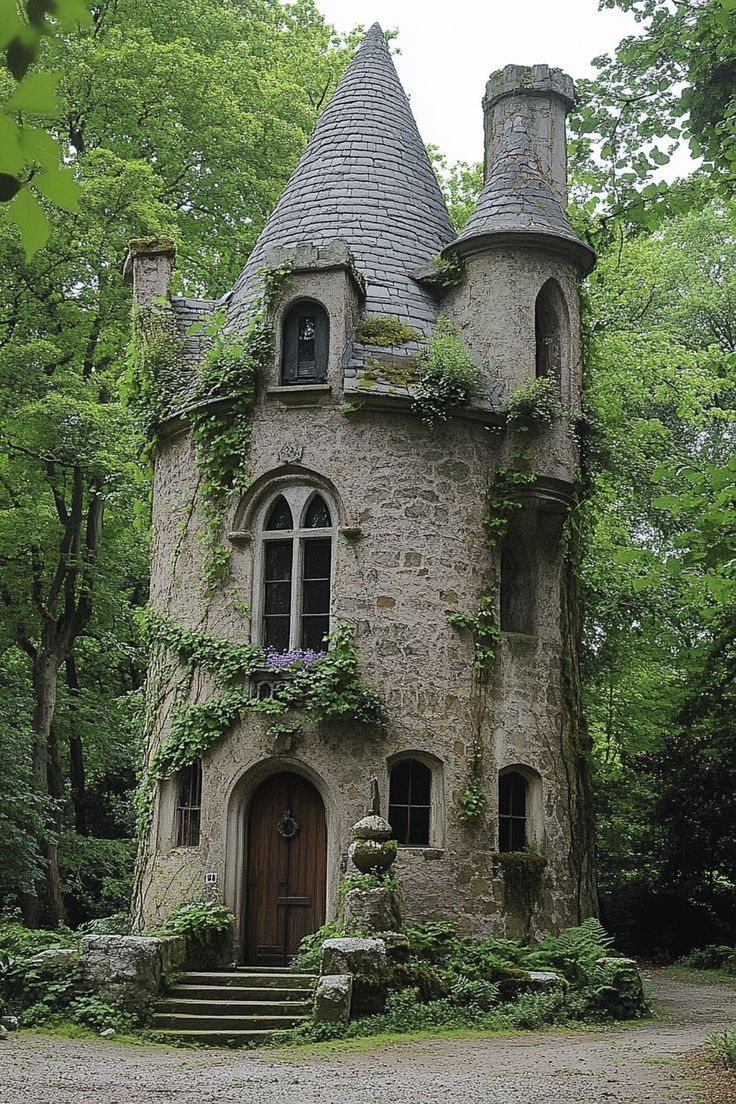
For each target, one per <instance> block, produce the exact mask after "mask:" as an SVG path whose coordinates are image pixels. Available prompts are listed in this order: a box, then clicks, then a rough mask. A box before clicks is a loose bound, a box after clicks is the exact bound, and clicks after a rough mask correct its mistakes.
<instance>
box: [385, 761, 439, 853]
mask: <svg viewBox="0 0 736 1104" xmlns="http://www.w3.org/2000/svg"><path fill="white" fill-rule="evenodd" d="M431 812H432V771H431V770H430V768H429V767H428V766H427V765H426V764H425V763H421V762H420V761H419V760H418V759H402V760H401V761H400V762H398V763H396V764H395V766H393V767H392V768H391V774H390V777H389V797H388V820H389V824H390V825H391V827H392V829H393V832H394V836H395V838H396V839H397V840H398V842H399V843H400V844H402V845H403V846H404V847H427V846H428V845H429V840H430V828H431V823H430V822H431Z"/></svg>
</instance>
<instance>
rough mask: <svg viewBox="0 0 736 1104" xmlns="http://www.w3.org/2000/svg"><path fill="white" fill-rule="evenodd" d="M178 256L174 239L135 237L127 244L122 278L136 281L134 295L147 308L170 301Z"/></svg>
mask: <svg viewBox="0 0 736 1104" xmlns="http://www.w3.org/2000/svg"><path fill="white" fill-rule="evenodd" d="M175 257H176V244H175V243H174V239H173V238H166V237H160V238H136V239H134V240H133V241H132V242H130V244H129V246H128V255H127V256H126V258H125V262H124V264H123V278H124V279H125V280H126V282H132V284H133V298H134V300H135V302H136V303H137V304H138V306H139V307H142V308H144V309H145V308H147V307H153V306H155V305H157V304H160V303H161V301H162V300H164V301H166V302H168V301H169V300H170V291H169V289H170V285H171V273H172V270H173V268H174V258H175Z"/></svg>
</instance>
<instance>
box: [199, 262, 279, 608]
mask: <svg viewBox="0 0 736 1104" xmlns="http://www.w3.org/2000/svg"><path fill="white" fill-rule="evenodd" d="M290 271H291V267H290V265H288V264H285V265H282V266H281V267H280V268H269V269H262V270H261V271H260V273H259V275H260V277H261V288H262V290H261V295H260V297H259V298H258V299H257V300H256V301H255V303H254V304H253V307H252V311H251V314H250V317H249V319H248V323H247V325H246V328H245V331H244V332H243V333H242V334H241V333H237V332H235V331H234V330H231V329H227V328H226V323H227V315H226V312H225V311H216V312H215V314H214V315H213V316H212V318H210V319H209V320H208V321H207V322H206V323H199V324H196V325H195V326H194V327H192V332H204V333H205V335H206V336H207V337H208V338H209V340H210V345H209V348H208V350H207V353H206V354H205V356H204V359H203V360H202V362H201V364H200V367H199V378H198V381H197V388H196V391H195V395H194V402H193V405H192V406H191V407H190V409H189V411H188V412H187V414H186V415H185V418H186V421H187V422H188V423H189V425H190V427H191V431H192V439H193V441H194V448H195V463H196V466H197V471H198V472H199V475H200V476H201V485H200V502H201V509H202V512H203V514H204V518H205V525H204V528H203V530H202V531H201V533H200V535H201V537H202V539H203V540H204V542H205V545H206V555H205V561H204V564H203V568H202V580H201V581H202V589H203V591H204V593H205V594H206V595H211V594H213V593H214V592H215V591H216V590H217V588H218V587H219V586H220V585H221V584H222V583H223V582H224V581H225V580H226V579H227V577H228V576H229V573H230V562H231V559H232V549H230V548H227V547H225V545H223V543H222V529H223V519H224V517H225V516H226V513H227V506H228V503H229V502H230V501H231V499H233V498H235V497H239V496H240V495H242V494H244V492H245V491H246V490H247V489H248V486H249V485H250V463H249V457H250V441H251V431H252V429H251V426H252V410H253V400H254V398H255V389H256V384H257V381H258V379H259V376H262V375H263V374H264V373H265V371H266V370H267V369H268V367H269V366H270V364H271V362H272V360H273V355H274V344H275V335H274V328H273V320H272V319H273V309H274V306H275V304H276V302H277V300H278V298H279V296H280V295H281V292H282V291H283V288H284V286H285V284H286V282H287V281H288V279H289V275H290ZM218 399H220V400H223V404H226V405H224V406H218V404H217V400H218Z"/></svg>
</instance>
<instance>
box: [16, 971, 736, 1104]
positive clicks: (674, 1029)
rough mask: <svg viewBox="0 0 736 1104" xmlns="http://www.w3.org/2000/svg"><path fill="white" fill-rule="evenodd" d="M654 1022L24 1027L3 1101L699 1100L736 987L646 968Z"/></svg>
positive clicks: (565, 1103) (461, 1103) (665, 1103)
mask: <svg viewBox="0 0 736 1104" xmlns="http://www.w3.org/2000/svg"><path fill="white" fill-rule="evenodd" d="M650 977H651V984H652V990H653V995H654V997H655V999H656V1000H657V1001H658V1002H659V1008H660V1010H661V1011H662V1016H661V1018H660V1019H659V1020H658V1022H657V1023H654V1024H652V1023H649V1024H645V1025H643V1026H641V1027H633V1028H629V1027H626V1028H615V1029H611V1030H605V1031H585V1032H555V1033H551V1034H528V1035H523V1036H517V1037H513V1038H502V1037H498V1036H496V1037H492V1038H482V1037H479V1038H472V1039H438V1040H434V1041H427V1042H415V1043H396V1044H392V1045H391V1046H388V1047H382V1048H380V1049H373V1050H363V1051H342V1052H341V1051H340V1050H335V1051H334V1052H331V1053H329V1054H328V1055H327V1056H325V1055H324V1054H322V1053H320V1054H319V1055H314V1054H309V1053H308V1052H300V1051H298V1050H293V1051H287V1050H284V1051H280V1052H275V1051H270V1052H264V1051H261V1052H258V1051H246V1052H242V1051H241V1052H237V1051H227V1050H209V1051H204V1050H197V1051H195V1050H175V1049H168V1048H166V1049H163V1048H160V1049H159V1048H153V1047H143V1046H125V1045H122V1044H118V1045H112V1044H110V1043H106V1042H105V1041H104V1040H100V1041H97V1040H92V1041H89V1042H87V1041H84V1042H80V1041H75V1040H68V1039H61V1038H55V1037H54V1036H51V1035H49V1036H42V1035H36V1034H29V1033H25V1032H20V1033H18V1034H17V1035H14V1036H11V1037H10V1038H9V1040H8V1041H7V1042H5V1043H2V1044H0V1102H2V1104H87V1102H94V1104H159V1102H160V1104H168V1102H169V1101H172V1102H174V1104H215V1102H217V1104H250V1102H251V1101H252V1102H254V1104H255V1102H258V1104H440V1102H441V1104H481V1102H482V1104H670V1102H677V1104H694V1102H695V1101H702V1100H704V1099H705V1098H704V1097H703V1096H702V1095H701V1091H700V1089H698V1087H697V1085H696V1083H695V1080H694V1076H693V1071H697V1069H698V1060H697V1057H696V1059H695V1063H694V1064H693V1061H692V1060H687V1061H684V1060H683V1059H684V1058H685V1057H686V1056H690V1055H693V1054H696V1052H697V1049H698V1048H700V1047H702V1044H703V1042H704V1040H705V1039H706V1038H707V1037H708V1036H709V1035H710V1034H712V1033H713V1032H714V1031H718V1030H723V1029H724V1028H726V1027H729V1026H733V1025H734V1024H735V1023H736V986H730V985H728V984H720V983H709V982H703V981H696V980H693V979H692V978H690V977H688V978H678V977H673V976H671V975H669V974H667V973H666V972H662V971H653V972H652V973H651V975H650Z"/></svg>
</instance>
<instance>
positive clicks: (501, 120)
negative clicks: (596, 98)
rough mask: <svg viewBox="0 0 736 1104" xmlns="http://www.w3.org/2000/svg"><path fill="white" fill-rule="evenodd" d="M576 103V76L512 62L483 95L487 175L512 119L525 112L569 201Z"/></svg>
mask: <svg viewBox="0 0 736 1104" xmlns="http://www.w3.org/2000/svg"><path fill="white" fill-rule="evenodd" d="M574 104H575V86H574V85H573V82H572V78H571V77H568V75H567V73H563V72H562V70H561V69H550V68H549V66H548V65H532V66H529V65H507V66H506V68H505V69H498V70H497V71H496V72H495V73H491V76H490V78H489V80H488V84H487V85H486V94H485V96H484V98H483V118H484V129H485V174H484V175H485V179H488V173H489V171H490V168H491V165H492V164H493V161H494V158H495V156H496V153H497V151H498V147H499V144H500V141H501V138H502V136H503V132H504V125H505V123H506V121H507V120H508V119H509V118H510V117H511V116H514V115H520V116H521V118H522V119H523V121H524V125H525V129H526V132H527V134H528V135H529V140H530V142H531V144H532V148H533V150H534V152H535V154H536V155H537V158H538V160H539V163H540V165H541V168H542V171H543V173H544V175H545V177H546V178H547V180H548V182H549V184H550V185H551V187H552V189H553V191H554V192H555V193H556V194H557V195H558V196H559V197H560V199H561V200H562V202H563V204H564V203H566V202H567V128H566V125H565V120H566V118H567V113H568V112H569V111H570V109H571V108H572V107H573V106H574Z"/></svg>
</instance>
